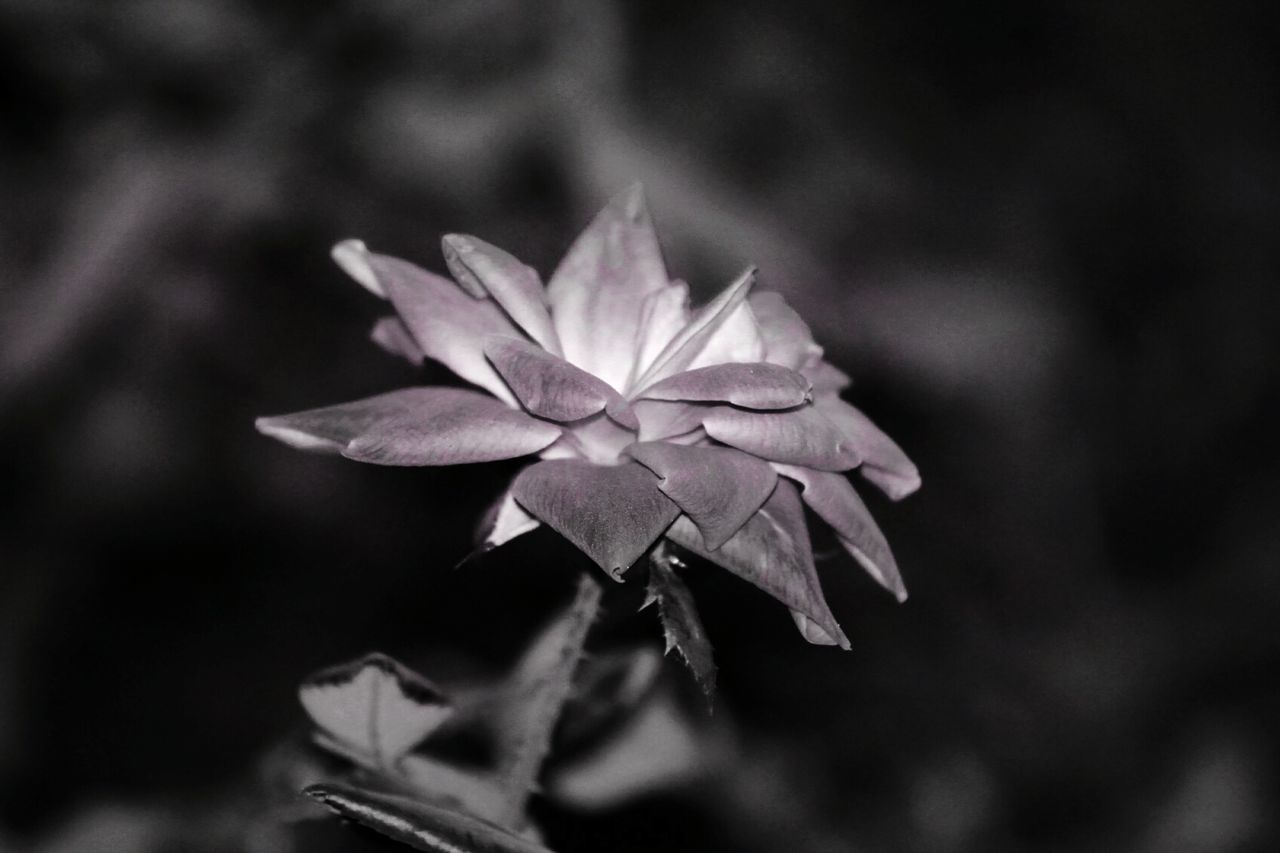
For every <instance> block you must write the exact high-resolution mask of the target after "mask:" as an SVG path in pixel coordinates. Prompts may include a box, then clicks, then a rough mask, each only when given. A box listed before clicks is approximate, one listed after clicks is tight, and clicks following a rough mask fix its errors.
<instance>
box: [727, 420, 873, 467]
mask: <svg viewBox="0 0 1280 853" xmlns="http://www.w3.org/2000/svg"><path fill="white" fill-rule="evenodd" d="M702 425H703V427H705V428H706V430H707V434H708V435H710V436H711V437H712V438H714V439H716V440H717V441H721V442H724V443H725V444H728V445H730V446H732V447H736V448H738V449H739V450H745V451H747V452H748V453H754V454H755V455H756V456H761V457H763V458H765V459H769V460H772V461H774V462H784V463H787V464H790V465H804V466H807V467H809V468H818V469H820V470H823V471H846V470H848V469H850V468H853V467H856V466H857V464H858V462H859V461H860V459H859V457H858V454H857V453H856V452H854V450H853V448H852V447H851V446H850V442H849V441H848V439H846V437H845V436H844V434H843V433H841V432H840V431H839V430H837V429H836V427H835V426H834V425H833V424H832V423H831V422H830V421H828V420H827V419H826V418H824V417H823V416H822V415H821V414H819V413H818V411H817V410H816V409H814V407H813V406H803V407H801V408H799V409H792V410H790V411H786V412H748V411H744V410H742V409H735V408H732V407H730V406H716V407H715V408H714V409H712V410H711V411H710V412H708V413H707V415H706V417H704V418H703V419H702Z"/></svg>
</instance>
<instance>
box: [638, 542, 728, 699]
mask: <svg viewBox="0 0 1280 853" xmlns="http://www.w3.org/2000/svg"><path fill="white" fill-rule="evenodd" d="M650 562H651V564H650V567H649V588H648V590H647V592H646V595H645V600H644V604H642V605H641V609H642V610H643V609H644V608H645V607H648V606H649V605H650V604H653V603H654V602H655V601H656V602H657V603H658V615H659V617H660V618H661V620H662V633H663V635H664V636H665V637H666V642H667V649H666V650H667V652H668V653H670V652H671V650H672V649H676V650H677V651H678V652H680V657H681V658H683V659H684V662H685V663H686V664H687V665H688V666H689V669H690V670H691V671H692V672H693V676H694V678H695V679H696V680H697V682H698V686H699V687H700V688H702V692H703V693H704V694H705V695H706V697H707V704H708V706H710V703H711V699H712V697H713V696H714V695H715V692H716V663H715V660H714V659H713V657H712V654H711V641H710V640H709V639H708V638H707V631H706V629H705V628H703V627H702V620H701V619H700V618H699V617H698V608H697V607H696V606H695V605H694V603H693V593H692V592H690V591H689V587H688V586H687V585H685V582H684V581H683V580H681V579H680V576H679V575H677V574H676V573H675V569H674V568H672V558H671V557H669V556H667V555H665V554H663V553H655V554H654V558H653V560H652V561H650Z"/></svg>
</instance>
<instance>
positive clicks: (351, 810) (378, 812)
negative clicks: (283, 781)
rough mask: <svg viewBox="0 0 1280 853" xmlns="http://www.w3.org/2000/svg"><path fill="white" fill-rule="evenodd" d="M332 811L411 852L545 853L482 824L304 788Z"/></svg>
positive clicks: (431, 809)
mask: <svg viewBox="0 0 1280 853" xmlns="http://www.w3.org/2000/svg"><path fill="white" fill-rule="evenodd" d="M303 793H304V794H306V795H307V796H308V797H311V798H313V799H315V800H318V801H319V802H321V803H322V804H324V805H325V806H326V807H328V808H329V809H330V810H332V811H333V812H335V813H337V814H338V815H340V816H341V817H344V818H346V819H347V820H350V821H352V822H354V823H358V824H360V825H361V826H364V827H367V828H369V829H372V830H374V831H375V832H378V833H381V834H382V835H385V836H387V837H388V838H391V839H393V840H395V841H399V842H400V843H401V844H407V845H408V846H409V847H412V848H413V849H414V850H424V851H428V853H550V851H549V850H548V849H547V848H546V847H543V846H542V845H541V844H536V843H534V842H533V841H530V840H529V839H527V838H522V837H521V836H519V835H516V834H515V833H513V832H510V831H508V830H506V829H504V828H502V827H501V826H498V825H497V824H494V823H490V822H489V821H487V820H482V819H481V818H478V817H474V816H472V815H468V814H464V813H462V812H458V811H453V810H451V809H446V808H442V807H440V806H436V805H432V804H430V803H424V802H420V801H418V800H414V799H410V798H409V797H402V796H399V795H396V794H384V793H379V792H376V791H368V790H363V789H360V788H353V787H350V786H347V785H336V784H330V783H325V784H319V785H312V786H310V787H308V788H306V789H304V790H303Z"/></svg>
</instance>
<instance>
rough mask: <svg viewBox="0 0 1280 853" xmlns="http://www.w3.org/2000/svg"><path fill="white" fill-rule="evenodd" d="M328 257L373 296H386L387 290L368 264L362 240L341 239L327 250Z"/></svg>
mask: <svg viewBox="0 0 1280 853" xmlns="http://www.w3.org/2000/svg"><path fill="white" fill-rule="evenodd" d="M329 257H331V258H333V261H334V263H336V264H337V265H338V266H340V267H342V271H343V272H345V273H346V274H347V275H349V276H351V277H352V278H353V279H355V280H356V283H357V284H359V285H360V286H361V287H363V288H364V289H366V290H368V291H369V292H370V293H372V294H373V295H374V296H380V297H382V298H383V299H386V298H387V291H386V290H384V289H383V287H382V283H381V282H379V281H378V277H377V275H375V274H374V272H373V269H372V268H371V267H370V266H369V250H368V248H367V247H366V246H365V245H364V241H363V240H343V241H342V242H341V243H338V244H336V245H335V246H334V247H333V248H332V249H330V250H329Z"/></svg>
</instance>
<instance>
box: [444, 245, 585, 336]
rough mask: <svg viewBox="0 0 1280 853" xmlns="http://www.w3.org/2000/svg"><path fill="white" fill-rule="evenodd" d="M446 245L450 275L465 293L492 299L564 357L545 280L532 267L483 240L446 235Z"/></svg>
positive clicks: (530, 332)
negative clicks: (552, 318) (554, 325)
mask: <svg viewBox="0 0 1280 853" xmlns="http://www.w3.org/2000/svg"><path fill="white" fill-rule="evenodd" d="M442 244H443V246H444V260H445V263H446V264H448V266H449V272H451V273H452V274H453V277H454V278H455V279H456V280H457V282H458V284H460V285H462V287H463V289H465V290H466V291H467V292H468V293H470V294H471V295H472V296H475V297H478V298H482V297H485V296H492V297H493V299H494V301H495V302H497V303H498V304H499V305H501V306H502V310H504V311H506V312H507V316H509V317H510V318H511V319H512V320H514V321H515V324H516V325H517V326H519V327H520V328H521V329H523V330H524V331H525V332H526V333H527V334H528V335H529V337H531V338H533V340H535V341H537V342H538V343H539V344H541V345H542V347H543V348H544V349H546V350H547V351H548V352H551V353H553V354H555V355H559V354H560V352H561V350H560V338H559V337H558V336H557V335H556V330H555V328H554V327H553V326H552V325H551V314H550V312H549V311H548V310H547V302H546V293H545V292H544V291H543V289H542V279H540V278H539V277H538V273H537V272H535V271H534V269H533V268H532V267H529V266H525V265H524V264H522V263H520V261H518V260H516V259H515V258H514V257H513V256H512V255H510V254H509V253H507V252H505V251H503V250H502V249H499V248H498V247H497V246H494V245H492V244H490V243H486V242H485V241H484V240H481V239H480V238H479V237H471V236H468V235H465V234H446V235H445V236H444V239H443V241H442Z"/></svg>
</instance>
